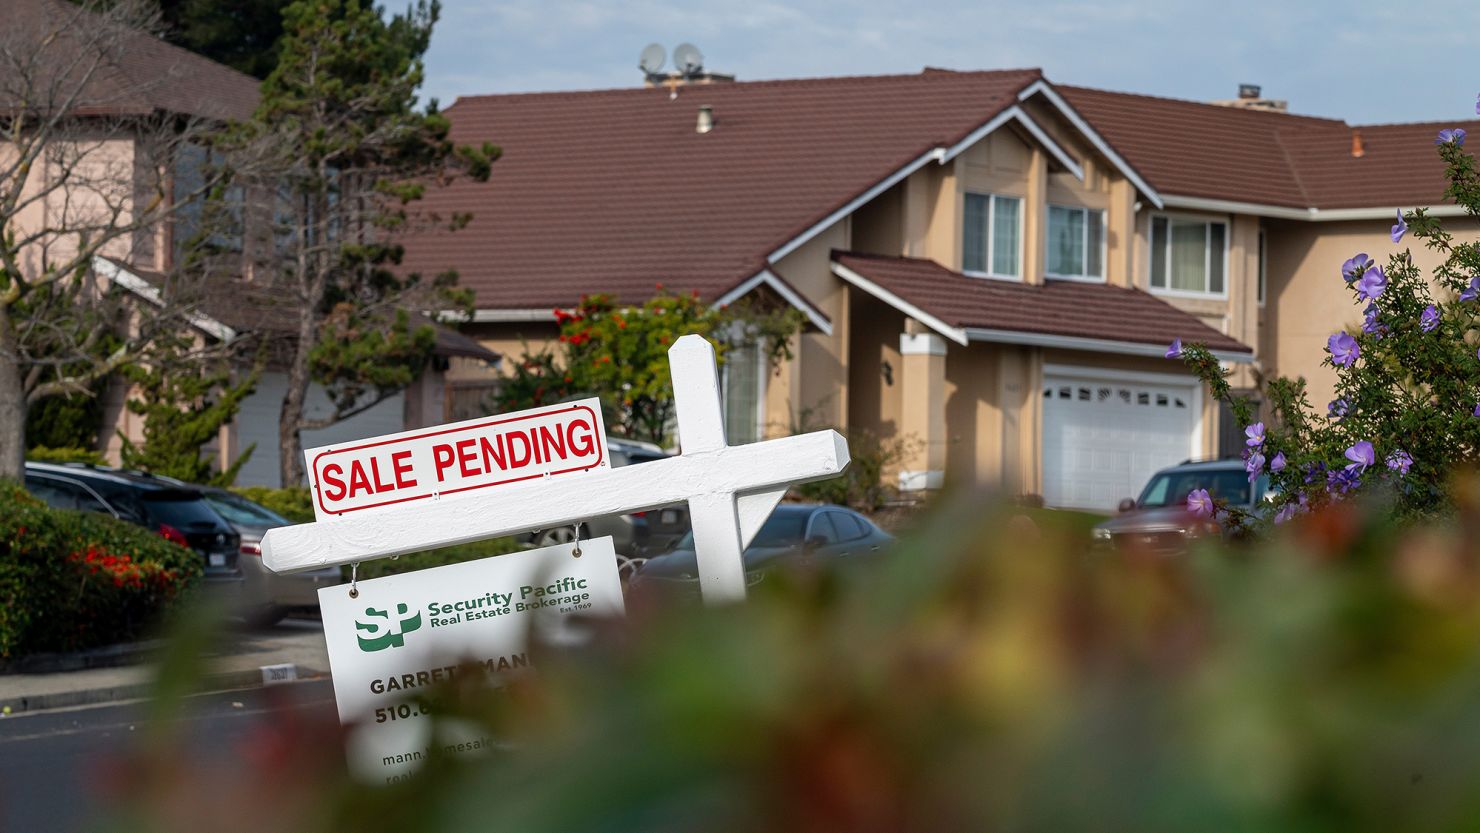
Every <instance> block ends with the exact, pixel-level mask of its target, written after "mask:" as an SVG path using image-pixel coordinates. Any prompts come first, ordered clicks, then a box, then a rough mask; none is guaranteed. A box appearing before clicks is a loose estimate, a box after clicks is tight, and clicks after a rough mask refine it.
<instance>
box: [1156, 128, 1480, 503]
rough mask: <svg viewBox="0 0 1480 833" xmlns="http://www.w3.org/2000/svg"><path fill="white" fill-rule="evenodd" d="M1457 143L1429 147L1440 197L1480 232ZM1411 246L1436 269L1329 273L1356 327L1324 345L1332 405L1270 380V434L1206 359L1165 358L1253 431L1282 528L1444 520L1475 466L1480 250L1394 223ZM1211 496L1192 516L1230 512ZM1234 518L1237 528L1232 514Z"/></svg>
mask: <svg viewBox="0 0 1480 833" xmlns="http://www.w3.org/2000/svg"><path fill="white" fill-rule="evenodd" d="M1464 141H1465V133H1464V131H1463V130H1444V131H1441V132H1440V133H1439V136H1438V138H1437V141H1436V144H1437V145H1438V152H1439V156H1440V158H1441V159H1442V160H1443V162H1444V164H1445V165H1446V174H1447V177H1448V180H1449V185H1448V187H1447V189H1446V191H1445V196H1446V197H1447V198H1449V199H1451V200H1453V201H1454V202H1456V203H1458V204H1459V205H1460V206H1462V207H1463V208H1464V209H1465V212H1466V214H1467V215H1468V217H1469V218H1470V220H1471V221H1473V220H1475V219H1477V218H1480V172H1477V169H1476V165H1475V159H1474V157H1472V156H1471V155H1470V154H1468V153H1466V152H1465V151H1464ZM1405 236H1412V237H1413V238H1416V239H1418V240H1421V241H1423V242H1424V245H1426V246H1428V247H1429V248H1430V249H1432V250H1434V251H1436V252H1439V253H1440V254H1442V255H1443V256H1444V262H1443V264H1442V265H1441V266H1439V267H1438V268H1437V269H1436V270H1435V272H1434V274H1433V275H1432V276H1426V275H1424V274H1423V273H1422V272H1421V271H1420V270H1419V269H1418V268H1417V267H1416V266H1415V265H1414V263H1413V258H1412V257H1411V255H1410V253H1409V251H1408V250H1407V249H1405V250H1403V251H1399V252H1397V253H1395V254H1393V255H1391V256H1389V257H1388V259H1387V264H1386V268H1384V266H1383V265H1381V264H1379V263H1377V262H1376V261H1374V260H1373V259H1372V258H1371V257H1369V256H1368V255H1367V254H1365V253H1360V254H1357V255H1354V256H1353V257H1351V258H1350V259H1348V260H1347V261H1346V262H1345V263H1343V264H1341V266H1340V269H1339V270H1338V269H1336V268H1335V266H1336V264H1332V266H1333V269H1332V276H1331V291H1332V292H1333V293H1340V292H1344V293H1346V294H1348V295H1349V296H1351V297H1352V298H1353V299H1354V301H1355V304H1356V306H1357V308H1359V309H1361V310H1362V312H1363V323H1362V325H1361V327H1359V328H1355V329H1353V330H1352V331H1350V332H1347V331H1343V332H1337V333H1332V334H1331V336H1330V338H1329V339H1328V341H1327V346H1326V354H1327V355H1326V359H1325V362H1324V364H1325V365H1326V366H1327V367H1331V368H1333V369H1334V370H1335V372H1336V377H1337V383H1336V398H1335V399H1334V400H1332V401H1331V402H1330V403H1317V404H1316V405H1315V406H1313V405H1312V403H1311V402H1310V401H1309V397H1308V396H1307V394H1306V388H1305V381H1304V380H1303V379H1287V378H1277V379H1274V380H1272V381H1270V382H1269V383H1268V384H1267V386H1266V389H1265V398H1266V400H1267V401H1268V403H1269V412H1268V414H1269V422H1268V424H1266V423H1265V422H1261V421H1256V415H1255V412H1254V408H1253V405H1252V404H1251V403H1250V402H1249V401H1248V400H1247V399H1245V398H1242V397H1239V396H1235V395H1234V394H1233V393H1232V392H1231V390H1230V387H1229V385H1228V382H1227V380H1226V378H1225V375H1224V373H1223V371H1222V369H1221V368H1220V366H1219V363H1218V360H1217V359H1216V358H1214V357H1213V356H1212V355H1211V354H1210V353H1209V352H1208V351H1207V350H1206V349H1204V348H1203V347H1202V346H1200V345H1190V346H1188V347H1186V348H1181V346H1180V345H1179V344H1176V343H1174V344H1173V346H1172V350H1170V351H1169V352H1168V355H1175V354H1177V353H1180V355H1181V357H1182V359H1183V360H1184V361H1185V362H1186V363H1187V365H1188V366H1189V367H1190V368H1191V369H1192V370H1193V371H1194V372H1195V373H1197V375H1198V376H1199V377H1201V378H1202V379H1203V381H1204V382H1206V383H1207V385H1208V386H1209V388H1210V389H1211V390H1212V393H1213V395H1214V396H1216V397H1217V398H1219V399H1221V400H1224V401H1226V402H1228V403H1229V404H1230V405H1231V406H1232V408H1233V411H1234V414H1235V417H1236V418H1237V419H1238V420H1239V422H1240V424H1242V425H1244V426H1247V429H1246V433H1247V435H1248V443H1247V444H1248V450H1247V451H1246V453H1245V460H1246V467H1247V468H1248V469H1249V471H1250V478H1251V479H1252V478H1253V477H1254V476H1256V475H1257V474H1258V473H1260V472H1268V473H1269V475H1270V479H1271V482H1272V484H1273V485H1274V487H1275V489H1276V490H1277V491H1278V492H1279V497H1278V498H1277V499H1276V503H1277V505H1278V507H1279V508H1278V513H1277V515H1276V520H1280V521H1283V520H1286V519H1288V518H1290V517H1292V516H1293V515H1295V514H1297V513H1300V512H1304V511H1306V510H1308V509H1310V508H1314V507H1317V506H1320V505H1322V504H1326V503H1330V502H1332V501H1338V500H1342V499H1344V498H1346V497H1347V496H1349V495H1353V494H1356V493H1360V492H1371V491H1381V492H1385V493H1388V494H1390V496H1391V499H1392V500H1393V502H1394V507H1395V510H1396V511H1397V512H1398V513H1399V514H1400V515H1403V516H1425V515H1434V514H1441V513H1448V512H1451V511H1452V509H1453V495H1452V493H1451V486H1450V484H1451V483H1452V482H1453V477H1454V474H1455V472H1456V470H1458V469H1460V468H1466V467H1472V466H1474V465H1475V463H1476V462H1477V461H1480V353H1477V351H1476V347H1477V342H1480V244H1477V243H1473V242H1470V243H1466V242H1460V241H1458V240H1456V239H1455V237H1454V235H1452V234H1451V233H1450V232H1448V231H1446V230H1445V229H1444V227H1443V225H1442V224H1441V223H1440V222H1439V220H1438V219H1437V218H1435V217H1433V216H1432V215H1430V214H1429V213H1428V212H1427V211H1425V210H1424V209H1417V210H1415V211H1412V212H1409V213H1407V214H1406V215H1405V214H1403V213H1401V212H1400V213H1399V215H1398V217H1397V223H1396V224H1395V225H1394V226H1393V227H1392V231H1391V234H1390V238H1391V241H1392V242H1393V243H1395V244H1397V243H1400V242H1401V241H1402V240H1403V238H1404V237H1405ZM1208 498H1209V496H1207V495H1206V494H1197V493H1194V498H1193V499H1192V501H1191V502H1190V504H1189V505H1190V507H1191V508H1193V509H1194V511H1198V512H1199V513H1201V514H1212V513H1214V512H1228V511H1229V510H1228V509H1227V507H1221V506H1219V505H1218V504H1217V502H1216V501H1213V500H1210V499H1208ZM1229 517H1230V518H1231V519H1232V520H1234V521H1235V522H1239V521H1241V520H1243V519H1241V518H1239V517H1238V516H1237V513H1230V515H1229Z"/></svg>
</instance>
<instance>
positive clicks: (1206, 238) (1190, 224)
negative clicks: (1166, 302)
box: [1151, 216, 1228, 295]
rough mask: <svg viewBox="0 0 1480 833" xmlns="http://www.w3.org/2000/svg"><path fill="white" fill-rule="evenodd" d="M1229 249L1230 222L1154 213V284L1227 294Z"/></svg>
mask: <svg viewBox="0 0 1480 833" xmlns="http://www.w3.org/2000/svg"><path fill="white" fill-rule="evenodd" d="M1227 251H1228V224H1227V223H1219V222H1209V221H1206V220H1190V219H1185V218H1181V217H1164V216H1153V217H1152V218H1151V288H1152V289H1156V290H1162V291H1166V292H1184V293H1190V294H1194V295H1223V294H1224V291H1225V290H1224V278H1223V271H1224V261H1225V260H1226V258H1227Z"/></svg>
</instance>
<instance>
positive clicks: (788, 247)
mask: <svg viewBox="0 0 1480 833" xmlns="http://www.w3.org/2000/svg"><path fill="white" fill-rule="evenodd" d="M941 153H943V151H942V150H941V148H933V149H931V150H928V151H926V152H925V153H923V154H921V155H920V156H919V157H917V158H916V159H914V160H913V161H911V162H909V163H906V164H905V166H904V167H903V168H900V169H899V170H897V171H895V172H894V173H892V174H890V175H889V176H886V177H884V178H883V179H881V180H879V182H878V183H876V184H875V185H874V186H873V187H872V188H870V189H868V190H867V191H864V192H863V193H862V194H859V195H858V196H856V197H854V198H853V199H851V200H849V201H848V203H847V204H846V205H844V206H843V207H842V208H839V209H838V210H836V211H834V212H833V213H831V214H829V215H827V216H826V217H824V218H822V219H821V220H819V221H818V222H816V223H814V224H813V225H812V226H810V227H809V228H808V229H807V230H806V231H803V232H802V233H801V234H798V235H797V236H796V237H793V238H792V239H790V240H788V241H786V242H785V243H783V244H781V247H780V248H779V249H777V250H775V251H774V252H771V253H770V254H769V255H767V256H766V262H767V263H775V262H776V261H778V260H780V259H782V258H783V257H786V256H787V255H789V254H791V253H792V252H794V251H796V250H797V249H799V248H801V247H802V246H803V245H805V244H806V242H807V241H808V240H811V239H812V238H814V237H816V236H817V235H819V234H821V233H822V232H824V231H826V230H827V229H829V228H830V227H832V225H833V224H834V223H836V222H838V221H839V220H841V219H843V218H844V217H847V216H848V215H849V214H852V213H853V212H854V211H856V210H858V208H859V207H860V206H862V205H863V204H865V203H867V202H868V201H869V200H872V199H873V198H874V197H877V196H878V195H880V194H882V193H884V192H885V191H888V190H889V189H890V188H893V187H894V186H895V184H896V183H898V182H899V181H900V180H902V179H904V178H905V177H907V176H909V175H910V174H912V173H914V172H915V171H918V170H920V169H921V168H923V167H925V164H926V163H927V162H929V161H930V160H932V159H939V158H940V155H941Z"/></svg>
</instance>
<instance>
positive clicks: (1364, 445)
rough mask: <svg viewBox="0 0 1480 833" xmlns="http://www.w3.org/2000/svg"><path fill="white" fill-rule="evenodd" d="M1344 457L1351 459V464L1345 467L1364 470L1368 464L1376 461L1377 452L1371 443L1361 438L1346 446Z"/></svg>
mask: <svg viewBox="0 0 1480 833" xmlns="http://www.w3.org/2000/svg"><path fill="white" fill-rule="evenodd" d="M1346 459H1348V460H1350V461H1352V464H1351V465H1350V466H1347V468H1349V469H1351V468H1355V469H1359V470H1362V471H1365V470H1366V469H1367V467H1368V466H1370V465H1372V464H1373V463H1375V462H1377V452H1376V451H1375V450H1374V449H1373V448H1372V443H1369V442H1367V441H1366V440H1361V441H1359V442H1356V443H1353V444H1352V445H1351V446H1350V447H1349V448H1347V450H1346Z"/></svg>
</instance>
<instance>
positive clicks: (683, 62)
mask: <svg viewBox="0 0 1480 833" xmlns="http://www.w3.org/2000/svg"><path fill="white" fill-rule="evenodd" d="M673 67H674V69H677V70H678V71H679V72H681V73H683V74H684V75H694V74H695V73H697V72H698V71H699V70H701V69H703V68H704V55H703V53H701V52H700V51H699V47H697V46H695V45H693V44H692V43H681V44H679V45H678V46H676V47H674V49H673Z"/></svg>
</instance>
